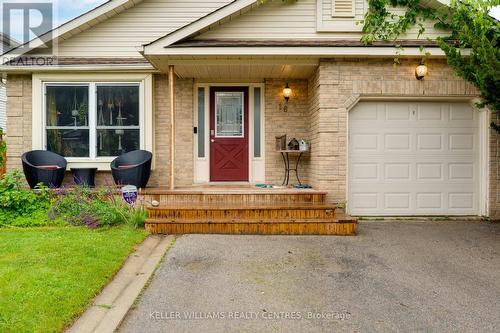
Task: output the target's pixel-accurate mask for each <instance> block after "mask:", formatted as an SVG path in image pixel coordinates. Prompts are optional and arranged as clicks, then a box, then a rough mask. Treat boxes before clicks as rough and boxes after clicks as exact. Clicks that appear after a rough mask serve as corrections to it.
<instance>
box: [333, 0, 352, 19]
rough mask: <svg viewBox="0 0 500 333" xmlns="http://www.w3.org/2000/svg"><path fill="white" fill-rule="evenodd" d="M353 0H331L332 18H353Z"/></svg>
mask: <svg viewBox="0 0 500 333" xmlns="http://www.w3.org/2000/svg"><path fill="white" fill-rule="evenodd" d="M354 6H355V4H354V0H332V16H333V17H354Z"/></svg>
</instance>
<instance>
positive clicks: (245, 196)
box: [141, 188, 326, 205]
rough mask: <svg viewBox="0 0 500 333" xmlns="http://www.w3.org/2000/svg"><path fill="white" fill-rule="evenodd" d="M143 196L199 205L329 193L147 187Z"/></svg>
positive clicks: (312, 198)
mask: <svg viewBox="0 0 500 333" xmlns="http://www.w3.org/2000/svg"><path fill="white" fill-rule="evenodd" d="M141 197H142V198H143V200H145V201H146V202H151V201H153V200H156V201H158V202H159V203H160V204H161V205H171V204H177V203H178V204H183V203H200V204H216V203H229V204H265V203H269V202H273V203H284V204H296V203H323V202H325V198H326V192H321V191H316V190H312V189H301V190H298V189H257V188H252V189H244V190H241V189H225V190H162V189H145V190H143V191H142V192H141Z"/></svg>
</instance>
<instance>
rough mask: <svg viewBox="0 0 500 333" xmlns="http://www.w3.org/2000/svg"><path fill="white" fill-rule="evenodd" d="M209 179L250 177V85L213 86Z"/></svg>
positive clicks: (242, 178)
mask: <svg viewBox="0 0 500 333" xmlns="http://www.w3.org/2000/svg"><path fill="white" fill-rule="evenodd" d="M210 181H213V182H221V181H222V182H229V181H248V88H247V87H211V88H210Z"/></svg>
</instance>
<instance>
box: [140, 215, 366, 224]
mask: <svg viewBox="0 0 500 333" xmlns="http://www.w3.org/2000/svg"><path fill="white" fill-rule="evenodd" d="M146 223H148V224H162V223H182V224H192V223H200V224H210V223H212V224H217V223H249V224H253V223H357V220H356V219H355V218H353V217H350V216H340V217H335V218H328V219H323V220H321V219H268V220H266V219H226V218H217V219H208V220H204V221H195V220H191V219H185V220H184V219H174V218H170V219H167V218H162V219H158V218H148V219H146Z"/></svg>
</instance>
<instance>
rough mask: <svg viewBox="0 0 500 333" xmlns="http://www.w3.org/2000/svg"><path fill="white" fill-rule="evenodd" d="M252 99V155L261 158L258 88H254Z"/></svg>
mask: <svg viewBox="0 0 500 333" xmlns="http://www.w3.org/2000/svg"><path fill="white" fill-rule="evenodd" d="M253 93H254V95H253V96H254V98H253V115H254V121H253V122H254V124H253V128H254V132H253V154H254V157H260V156H261V149H260V145H261V142H260V133H261V128H260V125H261V117H262V115H261V109H260V106H261V105H260V104H261V103H260V88H255V89H254V91H253Z"/></svg>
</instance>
